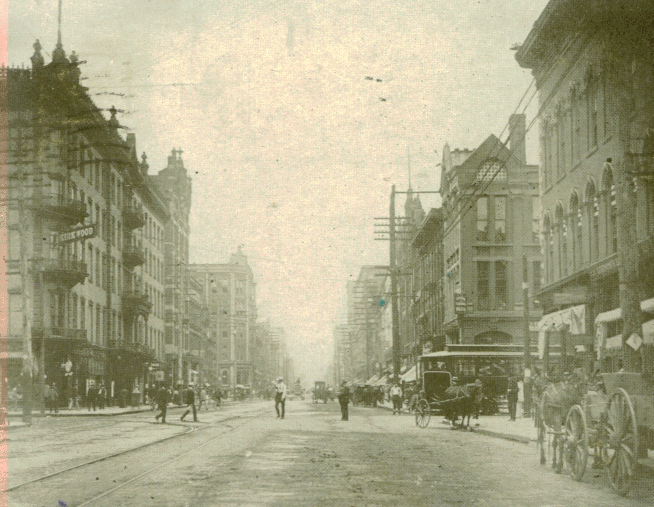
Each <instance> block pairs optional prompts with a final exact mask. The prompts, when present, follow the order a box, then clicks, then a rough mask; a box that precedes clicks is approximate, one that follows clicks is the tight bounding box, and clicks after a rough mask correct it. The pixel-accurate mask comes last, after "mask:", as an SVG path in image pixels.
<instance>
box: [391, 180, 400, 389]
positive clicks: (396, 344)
mask: <svg viewBox="0 0 654 507" xmlns="http://www.w3.org/2000/svg"><path fill="white" fill-rule="evenodd" d="M388 216H389V239H390V253H389V269H390V274H391V312H392V320H393V327H392V329H393V376H394V377H395V378H396V379H397V378H399V377H400V366H401V364H400V363H401V361H400V354H401V350H402V349H401V347H400V313H399V308H398V307H397V258H396V255H397V254H396V251H395V248H396V245H395V185H393V186H392V188H391V204H390V209H389V215H388Z"/></svg>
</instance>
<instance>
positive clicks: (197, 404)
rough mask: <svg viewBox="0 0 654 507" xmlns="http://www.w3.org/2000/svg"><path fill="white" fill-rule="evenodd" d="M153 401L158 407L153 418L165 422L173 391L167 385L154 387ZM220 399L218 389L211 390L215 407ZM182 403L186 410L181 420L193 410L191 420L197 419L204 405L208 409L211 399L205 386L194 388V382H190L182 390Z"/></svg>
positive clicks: (220, 394) (220, 395) (196, 420)
mask: <svg viewBox="0 0 654 507" xmlns="http://www.w3.org/2000/svg"><path fill="white" fill-rule="evenodd" d="M151 398H152V401H153V403H156V405H157V407H158V408H159V413H158V414H157V415H156V416H155V419H156V420H157V421H159V419H161V422H162V423H164V424H165V423H166V413H167V411H168V404H169V403H170V402H171V401H174V399H173V392H172V391H171V390H170V388H169V387H167V386H165V385H162V386H160V387H159V389H155V390H153V392H152V395H151ZM221 399H222V393H221V391H220V389H216V390H215V391H214V392H213V400H214V403H215V405H216V406H217V407H219V406H220V402H221ZM180 401H181V402H182V403H181V404H183V405H186V411H185V412H184V413H183V414H182V416H181V417H180V420H181V421H184V420H185V419H186V416H188V415H189V414H190V413H191V412H193V422H199V421H198V412H199V411H200V410H202V408H203V407H204V409H205V410H209V402H210V401H211V396H210V394H209V392H208V389H207V388H206V386H201V387H200V388H199V389H197V388H196V386H195V383H194V382H190V383H189V384H188V386H186V389H184V390H183V391H182V399H181V400H180Z"/></svg>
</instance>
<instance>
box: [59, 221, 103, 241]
mask: <svg viewBox="0 0 654 507" xmlns="http://www.w3.org/2000/svg"><path fill="white" fill-rule="evenodd" d="M96 235H97V224H91V225H84V226H82V227H77V228H76V229H72V230H70V231H66V232H62V233H61V234H59V235H58V236H57V242H58V243H59V244H60V245H62V244H65V243H72V242H73V241H83V240H85V239H89V238H94V237H95V236H96Z"/></svg>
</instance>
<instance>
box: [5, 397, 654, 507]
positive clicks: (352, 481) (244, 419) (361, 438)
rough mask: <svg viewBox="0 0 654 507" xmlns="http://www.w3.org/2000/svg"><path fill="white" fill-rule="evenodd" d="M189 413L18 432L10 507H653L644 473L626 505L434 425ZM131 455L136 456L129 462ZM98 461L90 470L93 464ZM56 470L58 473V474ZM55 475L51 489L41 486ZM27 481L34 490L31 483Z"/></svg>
mask: <svg viewBox="0 0 654 507" xmlns="http://www.w3.org/2000/svg"><path fill="white" fill-rule="evenodd" d="M180 414H181V411H180V409H171V410H169V415H168V422H169V423H171V424H166V425H163V424H155V423H154V416H153V414H152V413H150V412H146V413H142V414H135V415H125V416H117V417H93V418H82V417H74V418H70V417H68V418H64V417H61V418H47V419H46V418H39V419H37V421H36V423H35V425H34V426H32V427H31V428H20V429H16V430H13V431H10V433H9V437H8V453H9V488H10V489H9V492H8V505H9V506H10V507H22V506H48V507H49V506H53V507H74V506H77V507H80V506H85V505H92V506H107V507H109V506H111V507H116V506H157V507H160V506H170V507H205V506H207V507H208V506H264V505H265V506H284V507H287V506H303V507H305V506H321V505H322V506H356V507H359V506H370V507H371V506H391V505H392V506H398V505H407V506H440V505H443V506H450V505H456V506H469V505H474V506H498V507H499V506H501V507H511V506H530V507H536V506H543V507H545V506H547V507H555V506H562V507H563V506H589V505H592V506H596V507H602V506H606V507H609V506H610V507H621V506H640V505H643V506H644V505H647V506H651V505H652V504H653V503H654V478H653V477H652V473H651V470H650V469H643V470H639V473H638V479H637V481H636V483H635V485H634V488H633V489H632V491H631V492H630V493H629V495H628V496H627V497H626V498H622V497H619V496H617V495H616V494H615V493H614V492H613V491H612V490H611V487H610V485H609V482H608V479H607V475H606V472H605V471H603V470H602V471H596V470H592V469H589V470H588V471H587V472H586V475H585V476H584V480H583V481H582V482H575V481H573V480H572V479H571V478H570V477H569V476H568V475H565V474H562V475H557V474H555V473H554V472H553V471H552V470H551V469H550V468H549V467H541V466H540V465H539V464H538V454H537V449H536V447H535V446H533V445H526V444H522V443H517V442H510V441H507V440H504V439H500V438H493V437H490V436H487V435H481V434H476V433H474V432H473V433H467V432H462V431H451V430H449V429H448V427H447V426H446V425H443V424H441V422H440V418H435V419H432V423H431V424H430V426H429V427H428V428H426V429H419V428H416V426H415V424H414V421H413V418H412V417H411V416H408V415H404V416H393V415H391V413H390V412H389V411H387V410H383V409H372V408H358V407H357V408H350V420H349V421H347V422H345V421H341V420H340V412H339V408H338V404H336V403H328V404H312V403H310V402H306V401H299V400H294V401H289V402H288V403H287V414H286V418H285V419H283V420H282V419H277V418H276V417H275V414H274V409H273V405H272V403H271V402H270V403H265V404H264V403H261V402H252V403H243V404H234V405H232V406H230V407H227V408H222V409H219V410H211V411H209V412H201V413H200V414H199V419H200V422H198V423H188V422H185V423H182V422H180V420H179V416H180ZM132 448H135V449H133V450H130V449H132ZM89 462H91V463H89ZM59 472H60V473H59ZM47 475H50V476H49V477H45V476H47ZM30 481H31V482H30Z"/></svg>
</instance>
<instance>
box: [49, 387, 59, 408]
mask: <svg viewBox="0 0 654 507" xmlns="http://www.w3.org/2000/svg"><path fill="white" fill-rule="evenodd" d="M49 396H50V413H52V412H53V411H54V413H55V414H58V413H59V405H58V404H57V403H58V400H57V398H58V397H59V393H58V392H57V386H56V385H55V384H52V385H51V386H50V392H49Z"/></svg>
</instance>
